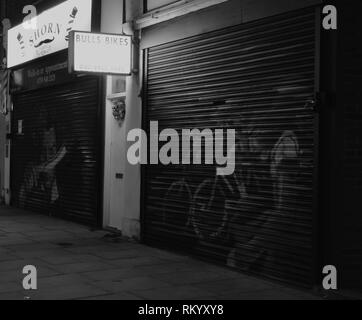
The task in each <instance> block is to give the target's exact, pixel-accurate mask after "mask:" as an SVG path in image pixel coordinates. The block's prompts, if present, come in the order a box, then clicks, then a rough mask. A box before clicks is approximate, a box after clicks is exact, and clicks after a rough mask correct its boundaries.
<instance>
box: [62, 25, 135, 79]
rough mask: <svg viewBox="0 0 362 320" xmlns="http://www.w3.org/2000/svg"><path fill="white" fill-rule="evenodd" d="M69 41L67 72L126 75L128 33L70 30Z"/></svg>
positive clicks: (129, 68)
mask: <svg viewBox="0 0 362 320" xmlns="http://www.w3.org/2000/svg"><path fill="white" fill-rule="evenodd" d="M69 41H70V43H69V55H68V56H69V71H70V72H81V73H88V72H90V73H103V74H117V75H130V74H131V72H132V36H128V35H117V34H105V33H90V32H80V31H73V32H71V34H70V40H69Z"/></svg>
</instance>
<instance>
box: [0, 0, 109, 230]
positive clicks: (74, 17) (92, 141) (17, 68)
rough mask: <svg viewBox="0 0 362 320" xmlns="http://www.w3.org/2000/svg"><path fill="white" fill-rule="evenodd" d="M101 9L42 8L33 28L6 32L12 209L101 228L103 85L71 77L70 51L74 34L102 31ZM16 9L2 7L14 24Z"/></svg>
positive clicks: (85, 1) (87, 0) (84, 1)
mask: <svg viewBox="0 0 362 320" xmlns="http://www.w3.org/2000/svg"><path fill="white" fill-rule="evenodd" d="M100 4H101V3H100V2H99V1H92V0H81V1H79V0H75V1H73V0H70V1H65V2H61V1H58V2H51V3H50V2H43V3H42V5H43V6H42V5H39V6H37V7H36V8H37V10H39V11H40V12H38V16H37V25H36V28H35V29H34V28H33V29H31V30H29V29H27V28H25V27H24V26H23V24H17V25H15V26H14V25H13V26H12V28H10V30H9V31H8V48H7V57H6V58H7V66H8V68H9V69H8V70H9V72H10V74H11V75H10V82H9V94H10V95H9V99H11V104H10V105H9V106H8V108H9V110H8V114H9V116H8V119H7V120H8V126H9V129H8V133H7V136H6V138H7V141H8V144H9V146H10V148H9V155H8V158H9V162H10V164H9V172H8V186H7V189H8V190H9V194H10V196H9V204H10V205H12V206H15V207H18V208H22V209H26V210H31V211H34V212H37V213H44V214H47V215H51V216H56V217H61V218H66V219H70V220H73V221H77V222H81V223H85V224H88V225H92V226H102V208H101V204H102V198H101V195H102V192H101V190H102V181H103V177H102V172H103V170H102V163H103V128H104V123H103V121H104V116H103V109H102V106H103V100H102V98H103V96H104V93H103V83H104V81H103V77H101V76H99V75H90V76H84V75H75V74H70V73H69V71H68V50H67V49H68V40H69V32H71V31H72V30H84V31H91V30H97V31H99V27H100V16H99V17H98V16H97V15H96V14H94V12H96V11H97V9H98V7H99V6H100ZM18 6H19V8H20V7H21V4H18ZM19 8H18V7H16V8H14V7H13V6H12V5H11V4H9V5H8V6H7V12H8V14H9V17H10V18H13V19H12V20H13V22H15V23H16V22H17V20H16V16H15V15H12V14H11V12H14V11H15V10H16V9H19ZM14 13H15V12H14ZM19 14H22V10H21V11H19V12H17V15H19Z"/></svg>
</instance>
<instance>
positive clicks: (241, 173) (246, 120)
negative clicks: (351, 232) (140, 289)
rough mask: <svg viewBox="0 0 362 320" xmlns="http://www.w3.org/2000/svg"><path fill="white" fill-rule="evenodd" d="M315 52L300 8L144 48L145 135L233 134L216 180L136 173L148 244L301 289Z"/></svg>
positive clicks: (308, 252) (204, 172)
mask: <svg viewBox="0 0 362 320" xmlns="http://www.w3.org/2000/svg"><path fill="white" fill-rule="evenodd" d="M315 45H316V40H315V10H314V9H313V10H309V9H308V10H303V11H299V12H295V13H290V14H287V15H283V16H277V17H273V18H268V19H265V20H260V21H257V22H252V23H248V24H244V25H240V26H235V27H232V28H228V29H224V30H220V31H216V32H212V33H208V34H203V35H199V36H195V37H192V38H188V39H184V40H180V41H176V42H173V43H169V44H165V45H161V46H157V47H153V48H150V49H148V55H147V71H146V80H147V86H146V90H147V102H146V106H145V112H146V114H147V115H146V117H145V118H146V120H147V122H146V124H145V125H146V126H148V125H149V122H150V121H158V122H159V131H161V130H163V129H165V128H173V129H176V130H178V133H179V134H180V135H181V130H182V129H193V128H198V129H200V130H202V129H205V128H210V129H216V128H224V129H227V128H235V129H236V130H237V151H236V171H235V175H233V176H227V177H225V179H224V178H222V177H218V178H217V177H216V170H215V166H210V165H208V166H205V165H201V166H200V165H199V166H198V165H192V166H182V165H181V166H180V165H175V166H162V165H150V166H147V168H145V173H144V188H143V189H144V197H145V204H144V217H143V218H144V229H143V236H144V239H145V241H146V242H147V243H149V244H153V245H160V246H165V245H167V246H170V247H172V248H179V249H182V250H186V251H188V252H192V253H196V254H197V255H198V256H201V257H204V258H206V259H211V260H213V261H218V262H221V263H223V264H227V265H229V266H231V267H235V268H237V269H239V270H244V271H247V272H252V273H254V274H260V275H263V276H267V277H270V278H275V279H281V280H286V281H289V282H293V283H297V284H307V285H309V284H311V281H312V268H313V267H312V265H313V261H312V260H313V258H312V255H313V253H312V251H313V246H312V235H313V192H314V191H315V189H314V188H315V186H314V185H313V172H314V165H315V160H314V157H315V134H316V132H315V129H314V127H315V114H314V111H313V110H312V109H313V108H310V106H309V104H308V101H311V99H313V97H314V94H315ZM159 148H161V144H160V146H159Z"/></svg>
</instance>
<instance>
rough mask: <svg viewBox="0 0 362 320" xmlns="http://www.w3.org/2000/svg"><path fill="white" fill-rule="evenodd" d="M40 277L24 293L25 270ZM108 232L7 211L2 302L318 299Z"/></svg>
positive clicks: (1, 233)
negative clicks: (34, 271)
mask: <svg viewBox="0 0 362 320" xmlns="http://www.w3.org/2000/svg"><path fill="white" fill-rule="evenodd" d="M26 265H34V266H36V267H37V270H38V290H36V291H24V290H23V287H22V281H23V277H24V275H23V274H22V270H23V267H24V266H26ZM318 298H319V297H317V296H315V295H313V294H312V293H310V292H305V291H301V290H297V289H294V288H288V287H285V286H283V285H281V284H278V283H273V282H268V281H264V280H260V279H256V278H254V277H250V276H246V275H243V274H240V273H238V272H233V271H230V270H229V269H226V268H222V267H219V266H215V265H212V264H209V263H205V262H202V261H199V260H196V259H193V258H191V257H188V256H185V255H179V254H175V253H170V252H166V251H163V250H159V249H155V248H150V247H147V246H144V245H141V244H138V243H133V242H130V241H127V240H126V239H121V238H114V237H112V236H111V235H110V234H109V233H108V232H106V231H94V230H90V229H89V228H87V227H85V226H82V225H78V224H75V223H71V222H67V221H63V220H59V219H55V218H50V217H47V216H43V215H38V214H34V213H29V212H26V211H22V210H18V209H14V208H9V207H0V300H24V299H33V300H43V299H46V300H58V299H61V300H64V299H82V300H83V299H91V300H105V299H106V300H145V299H146V300H148V299H150V300H158V299H160V300H169V299H170V300H178V299H180V300H187V299H190V300H203V299H210V300H226V299H232V300H235V299H237V300H250V299H258V300H259V299H268V300H269V299H272V300H277V299H283V300H284V299H287V300H290V299H298V300H299V299H318Z"/></svg>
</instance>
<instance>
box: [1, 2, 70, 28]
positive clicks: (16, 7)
mask: <svg viewBox="0 0 362 320" xmlns="http://www.w3.org/2000/svg"><path fill="white" fill-rule="evenodd" d="M2 1H4V2H5V15H6V17H7V18H9V19H10V21H11V25H12V26H16V25H18V24H20V23H21V22H22V21H23V19H24V16H25V15H24V14H23V8H24V7H25V6H26V5H29V4H32V5H34V6H36V8H37V10H38V14H39V13H40V12H42V11H44V10H47V9H49V8H51V7H53V6H55V5H57V4H59V3H61V2H64V0H2Z"/></svg>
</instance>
